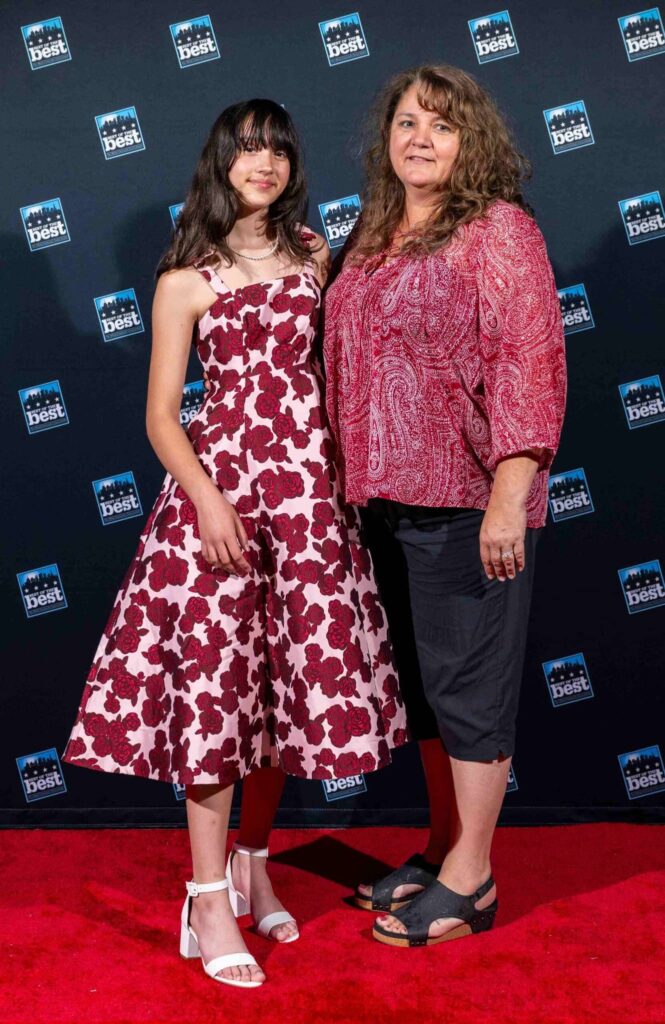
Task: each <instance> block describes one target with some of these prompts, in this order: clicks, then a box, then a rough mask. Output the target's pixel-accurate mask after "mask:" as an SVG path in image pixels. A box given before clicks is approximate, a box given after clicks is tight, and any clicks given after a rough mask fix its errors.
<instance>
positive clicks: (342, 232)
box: [319, 195, 360, 249]
mask: <svg viewBox="0 0 665 1024" xmlns="http://www.w3.org/2000/svg"><path fill="white" fill-rule="evenodd" d="M319 213H320V215H321V220H322V222H323V229H324V231H325V233H326V241H327V242H328V245H329V246H330V248H331V249H334V248H336V247H337V246H338V245H343V244H344V242H346V240H347V238H348V237H349V235H350V234H351V232H352V231H353V228H354V225H355V223H356V221H357V220H358V217H359V216H360V196H358V195H355V196H345V197H344V199H333V200H332V201H331V202H329V203H319Z"/></svg>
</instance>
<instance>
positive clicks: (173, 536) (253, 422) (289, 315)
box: [64, 263, 406, 785]
mask: <svg viewBox="0 0 665 1024" xmlns="http://www.w3.org/2000/svg"><path fill="white" fill-rule="evenodd" d="M197 269H199V271H200V273H201V274H202V275H203V277H204V278H205V280H206V281H207V282H208V283H209V285H210V287H211V289H212V291H214V292H215V293H216V295H217V298H216V300H215V301H214V302H213V304H212V305H211V306H210V308H209V309H208V310H207V312H206V313H205V314H204V315H203V316H202V317H201V319H200V321H199V324H198V331H197V336H196V347H197V353H198V356H199V358H200V361H201V363H202V365H203V367H204V369H205V370H206V371H207V373H208V376H209V380H210V385H211V387H210V391H209V393H208V395H207V396H206V399H205V401H204V403H203V405H202V407H201V409H200V411H199V412H198V413H197V414H196V416H195V417H194V418H193V419H192V420H191V422H190V424H189V427H188V431H187V432H188V435H189V438H190V440H191V442H192V445H193V447H194V450H195V452H196V455H197V456H198V458H199V461H200V462H201V465H202V466H203V467H204V469H205V470H206V472H207V473H208V475H209V476H210V477H211V478H212V479H213V480H214V481H215V483H216V484H217V486H218V487H219V489H220V490H221V491H222V492H223V493H224V495H225V497H226V498H227V499H228V500H229V501H230V502H231V503H232V504H233V505H234V506H235V508H236V510H237V512H238V514H239V516H240V517H241V519H242V522H243V525H244V526H245V529H246V531H247V534H248V537H249V542H250V550H249V552H248V553H247V556H246V557H247V559H248V561H249V562H250V565H251V573H250V574H249V576H246V577H234V576H227V575H226V574H225V573H224V572H223V571H222V570H221V569H218V568H214V567H212V566H211V565H210V564H209V563H208V562H206V560H205V559H204V558H203V555H202V553H201V541H200V537H199V532H198V527H197V515H196V509H195V507H194V505H193V503H192V502H191V501H190V500H189V498H188V496H187V494H186V493H185V492H184V491H183V489H182V488H181V487H180V486H179V485H178V484H177V483H176V481H175V480H174V479H173V478H172V477H171V476H170V474H167V476H166V479H165V481H164V484H163V486H162V489H161V491H160V494H159V496H158V498H157V501H156V502H155V505H154V507H153V509H152V511H151V513H150V516H149V517H148V520H147V522H146V524H145V528H144V530H143V532H142V534H141V538H140V542H139V545H138V549H137V551H136V554H135V556H134V558H133V560H132V562H131V565H130V566H129V569H128V571H127V573H126V576H125V579H124V582H123V584H122V586H121V588H120V591H119V593H118V595H117V597H116V600H115V603H114V606H113V610H112V612H111V615H110V618H109V621H108V623H107V625H106V628H105V630H104V634H103V636H102V638H101V640H100V643H99V646H98V648H97V651H96V654H95V657H94V661H93V664H92V667H91V669H90V672H89V674H88V679H87V683H86V686H85V689H84V691H83V696H82V699H81V706H80V708H79V713H78V716H77V718H76V722H75V724H74V727H73V730H72V734H71V737H70V739H69V742H68V745H67V748H66V751H65V754H64V760H65V761H67V762H68V763H70V764H75V765H82V766H84V767H87V768H93V769H97V770H99V771H105V772H124V773H127V774H133V775H138V776H143V777H145V778H151V779H158V780H161V781H168V782H179V783H183V784H192V783H218V784H222V785H228V784H230V783H232V782H234V781H235V780H237V779H239V778H241V777H242V776H244V775H245V774H247V773H248V772H250V771H251V770H252V769H254V768H257V767H261V766H269V765H272V766H276V765H279V766H280V767H281V768H282V769H283V770H284V771H285V772H287V773H289V774H291V775H296V776H300V777H302V778H312V779H331V778H340V777H345V776H348V775H353V774H357V773H360V772H370V771H373V770H374V769H377V768H381V767H383V766H384V765H386V764H388V762H389V761H390V750H391V748H392V747H394V746H399V745H401V744H402V743H404V742H405V739H406V731H405V729H406V720H405V715H404V708H403V704H402V700H401V697H400V694H399V688H398V684H397V677H396V673H395V669H394V665H393V661H392V655H391V648H390V642H389V638H388V633H387V625H386V619H385V614H384V611H383V609H382V607H381V605H380V603H379V600H378V597H377V592H376V586H375V582H374V576H373V569H372V564H371V560H370V556H369V554H368V552H367V551H366V549H365V548H364V547H363V546H362V545H361V544H360V541H359V534H358V527H359V524H358V519H357V514H356V511H355V510H354V509H353V508H351V507H349V506H346V505H345V504H344V503H343V501H342V499H341V497H340V492H339V489H338V484H337V474H336V471H335V467H334V462H333V457H334V451H333V443H332V440H331V435H330V433H329V431H328V427H327V426H326V421H325V414H324V412H323V402H322V394H321V389H322V383H321V374H320V369H319V366H318V364H317V361H316V358H315V355H314V351H313V342H314V337H315V331H316V325H317V319H318V313H319V306H320V289H319V284H318V281H317V279H316V277H315V275H314V273H313V272H311V271H310V270H309V269H307V268H306V269H304V270H303V271H302V272H301V273H298V274H291V275H289V276H286V277H281V278H274V279H271V280H267V281H263V282H261V283H258V284H250V285H244V286H241V287H239V288H236V289H230V288H228V287H227V286H226V285H225V284H224V283H223V281H222V280H221V278H220V277H219V275H218V274H217V272H216V271H215V269H214V268H213V266H212V264H210V263H207V264H206V263H204V265H203V266H199V267H198V268H197ZM211 298H212V295H211Z"/></svg>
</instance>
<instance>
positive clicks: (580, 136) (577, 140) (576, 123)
mask: <svg viewBox="0 0 665 1024" xmlns="http://www.w3.org/2000/svg"><path fill="white" fill-rule="evenodd" d="M543 116H544V117H545V124H546V125H547V131H548V134H549V137H550V142H551V143H552V149H553V150H554V152H555V154H556V153H567V152H568V151H569V150H571V149H581V148H582V146H593V143H594V137H593V132H592V131H591V125H590V123H589V115H588V114H587V112H586V107H585V106H584V100H575V101H574V102H573V103H566V104H564V105H563V106H560V107H550V108H549V110H543Z"/></svg>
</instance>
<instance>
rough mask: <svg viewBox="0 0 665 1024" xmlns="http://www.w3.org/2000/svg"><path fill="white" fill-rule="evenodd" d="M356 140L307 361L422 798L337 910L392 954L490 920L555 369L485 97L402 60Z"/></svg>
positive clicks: (553, 432)
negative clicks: (363, 534)
mask: <svg viewBox="0 0 665 1024" xmlns="http://www.w3.org/2000/svg"><path fill="white" fill-rule="evenodd" d="M377 129H378V131H377V140H376V142H375V144H374V146H373V147H372V149H371V150H370V151H369V154H368V156H369V159H368V174H369V182H368V190H367V196H366V201H365V205H364V212H363V214H362V219H361V222H360V223H359V224H358V225H357V227H356V230H355V231H354V233H353V235H352V237H351V239H350V240H349V243H348V244H347V247H346V249H345V252H344V255H343V260H342V261H341V266H340V267H339V268H338V270H337V276H336V279H335V280H334V281H333V283H332V284H331V286H330V287H329V290H328V293H327V300H326V307H325V313H326V318H325V338H324V354H325V361H326V369H327V375H328V399H327V403H328V412H329V417H330V421H331V425H332V428H333V432H334V433H335V435H336V438H337V442H338V449H339V452H338V455H339V463H340V468H341V471H342V479H343V488H344V492H345V498H346V500H347V501H349V502H352V503H354V504H357V505H360V506H368V508H369V511H368V513H367V514H366V517H367V520H368V533H369V535H370V541H371V538H372V537H373V538H374V543H373V551H374V556H375V561H376V562H377V569H378V572H379V576H380V581H381V580H383V583H384V591H385V593H384V600H385V603H386V605H387V609H388V614H389V620H390V626H391V631H392V634H393V642H394V645H395V649H396V653H397V657H398V667H399V670H400V677H401V684H402V689H403V694H404V698H405V701H406V703H407V709H408V711H409V718H410V726H411V731H412V734H413V735H414V736H415V737H416V738H417V739H419V740H420V741H421V753H422V758H423V763H424V767H425V774H426V778H427V785H428V792H429V796H430V806H431V832H430V839H429V843H428V847H427V849H426V850H425V851H424V854H423V855H421V854H416V855H415V856H414V857H412V858H410V860H409V861H407V863H406V864H404V865H402V866H401V867H400V868H398V869H397V870H396V871H395V872H393V873H392V874H391V875H389V876H388V878H385V879H382V880H380V881H379V882H376V883H375V884H374V886H373V887H372V886H360V887H359V888H358V890H357V892H356V900H357V902H358V903H359V904H360V905H361V906H366V907H367V908H368V909H373V910H382V911H391V912H392V913H390V914H388V915H384V916H382V917H379V918H378V920H377V922H376V923H375V927H374V936H375V938H376V939H378V940H379V941H380V942H385V943H388V944H392V945H397V946H414V945H425V944H427V945H430V944H433V943H436V942H441V941H443V940H447V939H452V938H456V937H458V936H461V935H467V934H470V933H471V932H478V931H482V930H485V929H487V928H490V927H491V926H492V924H493V921H494V916H495V913H496V908H497V898H496V886H495V883H494V880H493V878H492V873H491V865H490V850H491V844H492V837H493V833H494V829H495V826H496V821H497V818H498V815H499V810H500V808H501V804H502V801H503V797H504V793H505V790H506V782H507V777H508V771H509V768H510V764H511V758H512V755H513V750H514V741H515V718H516V713H517V702H518V693H519V687H520V680H521V674H522V666H523V658H524V647H525V639H526V629H527V620H528V614H529V604H530V595H531V586H532V579H533V568H534V554H535V545H536V539H537V536H538V533H539V530H540V528H541V527H542V526H543V524H544V522H545V513H546V501H547V477H548V470H549V467H550V464H551V462H552V458H553V456H554V453H555V450H556V447H557V444H558V440H559V433H560V429H561V422H562V417H563V407H564V398H565V360H564V346H563V332H562V325H561V317H560V312H559V305H558V301H557V294H556V288H555V284H554V279H553V275H552V271H551V267H550V264H549V261H548V258H547V252H546V249H545V244H544V242H543V238H542V236H541V233H540V231H539V230H538V227H537V226H536V224H535V222H534V220H533V218H532V216H531V212H530V210H529V207H528V206H527V205H526V203H525V201H524V199H523V198H522V194H521V179H522V177H523V171H524V161H523V160H522V158H521V157H520V156H519V154H518V153H517V152H516V150H515V148H514V145H513V143H512V141H511V139H510V136H509V133H508V131H507V129H506V126H505V124H504V122H503V120H502V118H501V116H500V115H499V113H498V111H497V110H496V108H495V106H494V104H493V102H492V100H491V99H490V97H489V96H488V95H487V94H486V93H485V92H484V90H483V89H481V88H480V86H479V85H478V84H477V83H476V82H475V81H474V80H473V79H472V78H471V77H470V76H469V75H467V74H465V73H464V72H462V71H460V70H458V69H456V68H452V67H431V66H426V67H420V68H417V69H415V70H413V71H408V72H405V73H403V74H400V75H398V76H397V77H396V78H395V79H394V80H393V81H391V82H390V83H389V85H388V86H387V88H386V89H385V91H384V94H383V97H382V101H381V104H380V108H379V117H378V124H377ZM377 537H379V538H380V540H379V541H377ZM391 537H394V540H392V546H391ZM400 573H403V579H404V582H405V587H402V581H401V577H400ZM405 594H407V595H408V600H405V596H404V595H405ZM414 640H415V644H414V643H413V641H414ZM421 683H422V689H423V691H424V695H425V697H426V702H425V701H424V700H423V699H422V694H421V691H420V686H421Z"/></svg>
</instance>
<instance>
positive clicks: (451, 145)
mask: <svg viewBox="0 0 665 1024" xmlns="http://www.w3.org/2000/svg"><path fill="white" fill-rule="evenodd" d="M459 149H460V135H459V130H458V129H457V128H454V127H453V126H452V125H451V124H450V123H449V122H448V121H446V119H445V118H443V117H441V115H440V114H437V113H436V111H430V110H425V108H424V107H421V105H420V103H419V102H418V87H417V85H412V86H410V87H409V88H408V89H407V90H406V92H405V93H404V94H403V95H402V97H401V98H400V100H399V102H398V104H397V107H396V108H395V114H394V116H393V120H392V124H391V126H390V143H389V153H390V162H391V163H392V166H393V170H394V172H395V174H396V175H397V177H398V178H399V180H400V181H401V182H402V184H403V185H404V186H405V187H409V186H411V187H412V188H415V189H422V190H424V191H427V192H429V191H432V192H435V191H438V190H439V189H440V188H441V186H442V185H443V184H444V182H445V181H446V180H447V179H448V178H449V177H450V172H451V171H452V168H453V164H454V163H455V160H456V159H457V155H458V153H459Z"/></svg>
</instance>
